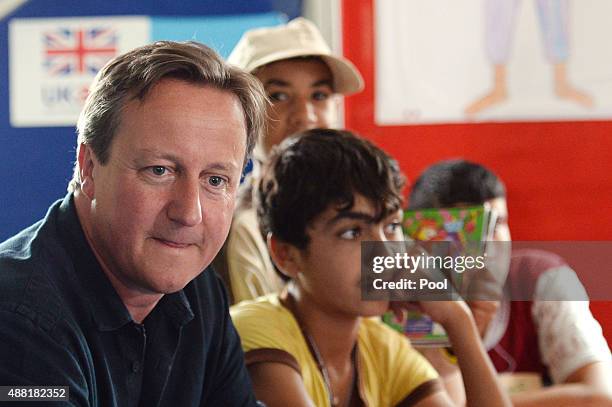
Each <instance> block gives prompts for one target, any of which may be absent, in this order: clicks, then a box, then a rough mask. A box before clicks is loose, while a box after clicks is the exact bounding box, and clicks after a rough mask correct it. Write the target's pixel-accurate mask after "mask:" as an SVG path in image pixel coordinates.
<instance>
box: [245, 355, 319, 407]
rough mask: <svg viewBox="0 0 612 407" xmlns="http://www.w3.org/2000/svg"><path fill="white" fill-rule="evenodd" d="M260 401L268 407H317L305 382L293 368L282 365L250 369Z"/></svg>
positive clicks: (260, 365) (258, 366) (262, 365)
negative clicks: (307, 390) (309, 394)
mask: <svg viewBox="0 0 612 407" xmlns="http://www.w3.org/2000/svg"><path fill="white" fill-rule="evenodd" d="M248 369H249V374H250V376H251V381H252V382H253V389H254V390H255V396H256V397H257V399H258V400H260V401H262V402H264V403H265V404H266V406H268V407H277V406H278V407H284V406H296V407H315V406H314V404H313V402H312V400H311V399H310V397H309V396H308V393H307V392H306V388H305V387H304V381H303V380H302V377H301V376H300V374H299V373H298V372H297V371H295V369H293V368H292V367H289V366H287V365H285V364H282V363H275V362H264V363H255V364H252V365H250V366H249V367H248Z"/></svg>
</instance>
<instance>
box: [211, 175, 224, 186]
mask: <svg viewBox="0 0 612 407" xmlns="http://www.w3.org/2000/svg"><path fill="white" fill-rule="evenodd" d="M208 183H209V184H210V185H212V186H213V187H219V186H221V185H223V184H224V183H225V180H224V179H223V178H221V177H218V176H216V175H213V176H212V177H210V178H208Z"/></svg>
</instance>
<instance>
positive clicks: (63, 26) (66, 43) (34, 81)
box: [9, 17, 150, 127]
mask: <svg viewBox="0 0 612 407" xmlns="http://www.w3.org/2000/svg"><path fill="white" fill-rule="evenodd" d="M149 26H150V20H149V18H148V17H98V18H64V19H61V18H58V19H16V20H13V21H11V23H10V28H9V41H10V106H11V125H12V126H14V127H23V126H66V125H74V123H75V122H76V117H77V116H78V113H79V111H80V110H81V108H82V106H83V102H84V100H85V98H86V97H87V91H88V88H89V85H90V84H91V81H92V80H93V78H94V77H95V75H96V73H97V72H98V70H99V69H100V68H101V67H102V66H104V64H105V63H106V62H107V61H108V60H110V59H111V58H113V57H114V56H116V55H118V54H121V53H123V52H126V51H128V50H130V49H132V48H134V47H137V46H140V45H143V44H146V43H147V42H148V41H149V38H150V27H149Z"/></svg>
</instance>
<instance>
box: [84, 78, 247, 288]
mask: <svg viewBox="0 0 612 407" xmlns="http://www.w3.org/2000/svg"><path fill="white" fill-rule="evenodd" d="M81 148H85V149H88V148H89V147H87V146H81ZM245 150H246V127H245V122H244V116H243V110H242V107H241V105H240V102H239V101H238V99H237V98H236V97H235V96H234V95H233V94H232V93H230V92H228V91H222V90H218V89H213V88H210V87H206V86H200V85H194V84H189V83H186V82H182V81H178V80H170V79H168V80H163V81H162V82H160V83H158V84H157V85H155V87H154V88H153V89H152V90H151V92H150V93H149V95H148V96H147V97H146V99H145V100H144V102H142V103H141V102H139V101H137V100H132V101H130V102H129V103H128V104H127V105H126V106H125V108H124V109H123V113H122V117H121V125H120V126H119V129H118V131H117V134H116V136H115V138H114V140H113V143H112V146H111V151H110V157H109V159H108V161H107V163H105V164H104V165H101V164H100V162H99V161H98V160H97V159H96V157H95V156H94V155H93V154H92V153H91V152H90V150H88V151H89V153H88V156H87V157H85V158H84V159H83V162H82V163H81V160H80V165H81V168H85V173H86V174H85V177H84V180H83V183H82V187H81V190H82V193H83V194H84V195H86V196H87V197H88V198H89V199H90V200H91V203H88V205H89V207H90V208H91V209H90V211H89V212H88V214H87V215H86V216H85V218H84V219H82V220H81V221H82V223H84V229H85V230H86V233H87V235H88V239H89V241H90V243H91V245H92V246H93V249H94V251H95V253H96V255H97V257H98V259H99V260H100V261H101V263H102V265H103V268H104V270H105V271H106V272H107V274H108V273H111V274H112V276H110V278H111V281H115V282H118V284H120V285H121V287H122V288H123V289H126V290H128V291H130V292H134V293H145V294H151V293H171V292H175V291H177V290H180V289H182V288H183V287H184V286H185V285H186V284H187V283H189V282H190V281H191V280H192V279H194V278H195V277H196V276H197V275H198V274H200V273H201V272H202V271H203V269H204V268H205V267H206V266H208V264H210V262H211V261H212V259H213V258H214V256H215V255H216V254H217V252H218V251H219V249H220V247H221V245H222V244H223V241H224V239H225V238H226V236H227V233H228V230H229V226H230V222H231V216H232V211H233V207H234V198H235V193H236V188H237V186H238V184H239V180H240V173H241V169H242V163H243V159H244V156H245ZM87 160H89V161H90V162H91V164H87V163H86V161H87Z"/></svg>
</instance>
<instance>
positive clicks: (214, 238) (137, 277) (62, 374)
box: [0, 42, 265, 407]
mask: <svg viewBox="0 0 612 407" xmlns="http://www.w3.org/2000/svg"><path fill="white" fill-rule="evenodd" d="M264 111H265V95H264V93H263V91H262V89H261V86H260V85H259V83H258V81H257V80H255V79H254V78H252V77H251V76H250V75H248V74H246V73H244V72H243V71H241V70H239V69H236V68H233V67H230V66H228V65H226V64H225V62H223V61H222V60H221V59H220V57H219V56H218V55H217V54H216V53H214V51H212V50H211V49H209V48H207V47H206V46H204V45H201V44H197V43H175V42H158V43H155V44H152V45H148V46H144V47H141V48H138V49H135V50H133V51H131V52H129V53H127V54H124V55H121V56H119V57H117V58H115V59H114V60H112V61H111V62H109V63H108V64H107V65H106V67H105V68H103V69H102V71H101V72H100V73H99V74H98V76H97V78H96V80H95V81H94V84H93V85H92V87H91V92H90V95H89V97H88V98H87V101H86V103H85V107H84V108H83V111H82V112H81V116H80V118H79V123H78V134H79V137H78V142H77V144H78V151H77V162H76V164H75V171H74V177H73V179H72V181H71V182H70V185H69V188H68V189H69V193H68V195H67V196H66V197H65V198H64V199H63V200H61V201H58V202H56V203H55V204H53V205H52V206H51V208H50V209H49V212H48V213H47V215H46V217H45V218H44V219H43V220H41V221H39V222H37V223H36V224H34V225H32V226H31V227H29V228H27V229H25V230H24V231H22V232H21V233H19V234H18V235H16V236H14V237H13V238H11V239H9V240H7V241H6V242H4V243H2V244H1V245H0V386H11V388H14V389H20V388H24V387H23V386H55V387H56V386H68V390H69V403H68V404H69V405H74V406H104V407H107V406H181V407H183V406H203V405H206V406H247V405H255V404H256V402H255V399H254V397H253V395H252V390H251V384H250V382H249V379H248V376H247V373H246V370H245V368H244V362H243V355H242V351H241V347H240V342H239V338H238V336H237V334H236V331H235V330H234V327H233V325H232V323H231V320H230V318H229V314H228V304H227V297H226V294H225V292H224V290H223V287H222V285H221V283H220V280H219V279H218V278H217V276H216V275H215V274H214V273H213V272H212V270H210V269H207V267H208V265H209V264H210V262H211V261H212V259H213V258H214V257H215V255H216V254H217V252H218V250H219V249H220V247H221V245H222V244H223V241H224V240H225V237H226V236H227V233H228V230H229V226H230V221H231V217H232V211H233V208H234V198H235V193H236V189H237V187H238V184H239V182H240V174H241V172H242V169H243V166H244V163H245V162H246V159H247V157H248V155H249V154H250V153H251V151H252V149H253V146H254V144H255V141H256V139H257V137H258V136H259V134H260V133H261V130H262V126H263V123H264ZM12 394H13V395H15V394H21V395H23V394H24V393H23V392H15V391H13V392H12ZM37 394H38V395H39V397H40V396H41V394H43V393H41V392H38V393H37ZM26 395H27V397H28V399H30V400H32V398H29V397H30V396H31V397H34V393H33V392H30V393H26ZM44 397H45V396H44V395H43V396H42V398H44ZM0 400H2V398H0ZM52 403H58V405H67V404H66V403H65V402H58V401H52Z"/></svg>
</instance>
